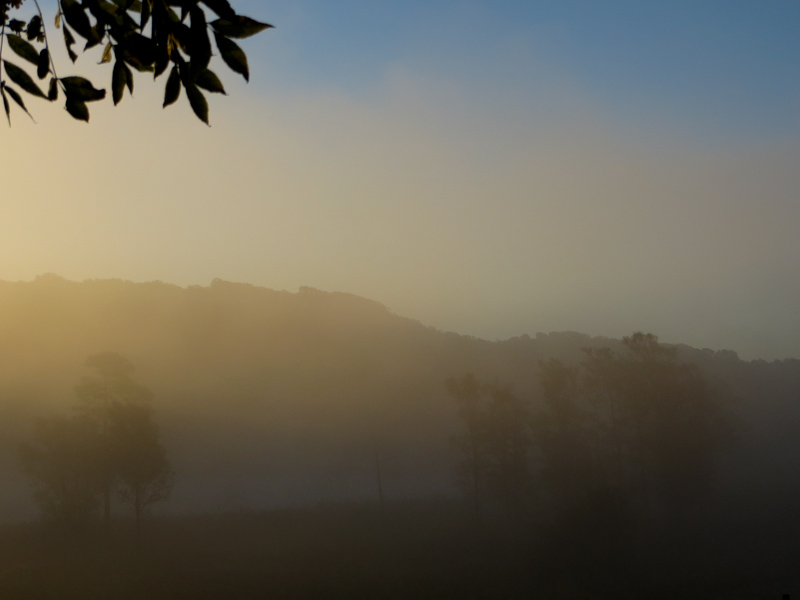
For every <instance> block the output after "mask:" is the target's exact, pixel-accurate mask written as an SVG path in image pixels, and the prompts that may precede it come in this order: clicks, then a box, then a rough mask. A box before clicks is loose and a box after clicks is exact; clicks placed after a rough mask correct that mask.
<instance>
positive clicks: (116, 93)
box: [111, 59, 128, 106]
mask: <svg viewBox="0 0 800 600" xmlns="http://www.w3.org/2000/svg"><path fill="white" fill-rule="evenodd" d="M127 83H128V74H127V73H126V72H125V63H124V62H122V61H121V60H119V59H117V60H116V61H115V62H114V70H113V71H112V74H111V96H112V97H113V99H114V106H116V105H117V104H119V103H120V100H122V95H123V94H124V93H125V86H126V85H127Z"/></svg>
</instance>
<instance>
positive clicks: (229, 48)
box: [214, 33, 250, 81]
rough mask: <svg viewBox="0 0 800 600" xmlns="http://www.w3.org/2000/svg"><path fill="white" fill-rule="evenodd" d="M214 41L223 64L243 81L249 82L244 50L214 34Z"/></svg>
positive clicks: (248, 70)
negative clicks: (240, 76) (241, 77)
mask: <svg viewBox="0 0 800 600" xmlns="http://www.w3.org/2000/svg"><path fill="white" fill-rule="evenodd" d="M214 39H215V40H216V42H217V48H219V53H220V55H221V56H222V60H224V61H225V64H226V65H228V67H230V69H231V71H233V72H235V73H239V74H241V75H242V76H243V77H244V80H245V81H250V69H249V68H248V66H247V55H246V54H245V53H244V50H242V49H241V48H240V47H239V46H238V44H237V43H236V42H234V41H232V40H229V39H228V38H226V37H224V36H222V35H220V34H218V33H215V34H214Z"/></svg>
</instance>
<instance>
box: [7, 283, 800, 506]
mask: <svg viewBox="0 0 800 600" xmlns="http://www.w3.org/2000/svg"><path fill="white" fill-rule="evenodd" d="M0 331H2V336H0V415H2V419H1V420H0V430H2V432H1V433H2V435H0V478H2V481H3V483H4V486H3V493H2V494H0V517H2V518H3V519H14V518H28V517H32V516H33V515H34V512H33V510H32V508H31V502H30V486H29V485H28V483H27V482H26V480H25V478H24V477H23V475H22V473H21V472H20V469H19V464H18V449H19V446H20V444H21V443H23V442H25V441H27V440H30V439H31V435H32V432H33V427H34V423H35V421H36V419H37V418H39V417H43V416H47V415H53V414H58V413H61V414H63V413H68V412H69V411H70V410H72V409H71V407H72V405H73V404H74V402H75V396H74V394H73V388H74V386H75V382H76V381H79V380H80V379H81V377H83V376H85V367H84V366H83V362H84V360H85V358H86V357H87V356H90V355H94V354H97V353H98V352H104V351H111V352H114V353H117V354H119V355H121V356H124V357H126V358H127V359H129V360H130V361H131V363H133V364H135V365H136V374H137V380H138V381H140V382H142V384H143V385H146V386H147V388H149V389H150V390H152V391H153V393H154V395H155V397H156V398H157V411H156V413H155V415H154V418H155V419H156V420H157V422H158V425H159V427H160V430H161V434H162V438H161V439H162V440H163V444H164V446H165V448H166V452H167V455H168V456H169V457H170V458H171V462H172V466H173V468H174V470H175V472H176V474H177V479H176V485H175V487H174V490H173V494H172V500H171V502H170V504H169V507H170V510H173V511H182V510H203V511H207V510H231V509H243V508H244V509H246V508H260V507H270V506H281V505H288V504H292V503H301V504H315V503H318V502H326V501H348V500H370V499H375V498H377V482H376V461H377V464H378V466H379V467H380V479H381V481H380V484H381V491H382V493H383V495H384V497H385V499H386V500H387V501H391V500H397V499H402V498H408V497H415V496H421V495H429V494H439V495H452V496H456V495H457V494H458V493H459V490H460V489H463V487H462V488H459V487H458V486H457V485H453V484H454V483H458V481H457V480H461V483H462V484H463V481H464V478H465V475H464V470H465V469H468V467H465V466H464V465H463V460H464V451H463V447H462V448H460V447H459V446H458V445H454V444H453V443H451V440H452V438H453V437H454V436H456V437H457V436H460V435H463V434H464V420H463V418H462V417H460V416H459V403H458V402H455V401H454V396H453V395H452V392H453V389H452V385H451V389H450V391H448V387H447V386H446V385H445V384H444V382H445V381H446V380H448V379H451V378H452V380H453V381H455V382H461V383H462V384H463V383H464V380H463V378H464V376H465V375H466V374H468V373H469V374H471V375H472V377H473V378H474V380H475V382H476V385H479V386H484V387H483V388H482V390H483V391H482V392H481V393H485V394H488V396H487V398H488V397H492V396H497V395H498V394H500V395H502V394H506V393H508V394H509V395H510V396H513V397H514V398H516V399H517V400H518V401H519V402H521V403H523V404H524V407H525V408H524V410H525V411H526V416H525V419H529V423H530V426H529V427H528V429H526V431H525V432H524V435H526V436H530V437H531V439H532V440H533V438H535V441H531V446H530V451H531V454H530V457H531V460H535V461H539V462H538V463H531V465H534V466H535V465H536V464H538V465H539V466H537V467H536V469H539V467H542V466H543V465H544V464H545V463H546V462H548V461H549V467H547V468H543V469H539V471H537V472H540V474H542V475H543V474H544V473H545V472H549V473H550V474H549V475H547V476H546V477H545V479H547V477H549V478H550V482H551V483H549V484H548V489H549V490H550V491H548V492H547V494H545V495H544V496H541V495H540V498H539V500H538V501H540V502H545V501H547V502H550V501H552V497H554V496H555V495H557V492H556V491H555V490H556V488H557V487H558V486H562V487H563V488H564V489H565V490H567V489H571V488H570V486H572V485H577V484H574V483H569V482H572V481H573V480H575V479H576V477H575V476H573V475H569V474H568V473H570V472H571V470H574V471H575V472H576V473H577V472H581V473H592V475H591V477H592V478H595V479H597V478H600V479H602V478H605V479H606V480H607V481H608V482H611V481H613V480H615V479H616V480H618V481H624V489H625V490H627V491H626V494H627V493H634V490H638V491H636V493H637V494H639V495H641V496H643V497H644V496H646V497H648V498H649V499H650V500H648V502H649V505H650V506H652V507H653V510H657V509H658V510H661V508H664V506H666V504H667V503H673V501H672V500H670V501H669V502H668V501H667V500H666V496H665V495H664V494H665V493H667V492H666V491H665V490H677V489H678V488H681V489H683V488H685V491H686V493H687V494H688V493H689V490H690V488H691V489H695V487H696V488H697V489H698V490H699V489H700V487H702V486H699V485H698V486H694V484H692V485H691V486H690V485H688V483H687V484H686V485H685V486H683V484H681V486H683V487H681V486H678V487H675V486H673V485H672V484H670V485H667V484H666V483H665V482H666V481H669V480H670V479H669V478H670V477H678V475H677V474H671V475H670V474H668V473H667V472H668V471H669V469H668V467H667V466H665V467H664V469H666V470H664V471H663V472H662V474H661V475H659V476H656V475H655V474H654V473H655V472H654V471H652V469H651V467H652V465H654V464H656V463H659V464H661V463H664V464H665V465H669V464H673V463H674V462H675V461H678V462H680V461H684V462H686V459H685V458H681V457H680V456H676V457H673V458H674V460H673V459H670V460H671V461H672V462H670V460H666V459H665V458H664V456H663V455H659V452H668V450H665V449H662V450H658V449H657V447H656V446H657V442H656V438H658V436H662V437H664V436H666V437H669V431H671V430H670V429H669V428H667V429H666V430H663V431H662V430H658V429H657V428H656V429H654V428H655V427H656V426H657V424H658V423H659V422H660V421H658V420H654V418H653V415H655V414H659V413H658V410H661V409H656V408H653V407H650V408H648V409H647V411H649V412H648V414H647V415H646V416H644V415H639V416H637V415H638V413H636V411H635V410H633V409H631V408H630V407H628V409H629V412H628V414H625V413H624V411H623V412H620V413H619V417H620V419H622V420H620V421H618V422H617V421H615V418H612V417H611V416H610V415H611V412H612V410H613V411H616V410H617V408H619V409H620V410H622V406H623V405H624V402H625V401H623V400H622V399H620V400H619V401H618V404H619V407H617V406H616V405H615V404H614V403H613V402H612V403H606V404H605V405H603V404H602V403H598V399H599V398H600V397H601V396H602V395H603V393H607V395H608V394H611V395H614V394H616V395H617V396H619V398H623V397H624V396H625V394H626V393H627V392H625V393H623V392H622V391H620V390H616V391H613V390H612V388H608V389H607V390H606V392H602V386H601V387H597V386H596V387H595V389H594V391H590V386H589V379H591V377H590V375H591V373H590V371H591V369H592V368H594V367H592V366H591V365H593V364H594V365H595V366H597V365H605V364H606V363H605V362H603V360H605V359H604V356H605V355H604V354H603V352H609V353H612V355H613V356H614V357H616V359H614V360H622V358H620V357H625V356H627V355H628V353H629V351H630V347H629V345H626V344H625V343H623V341H621V340H613V339H607V338H592V337H589V336H586V335H582V334H579V333H569V332H568V333H551V334H537V335H536V336H534V337H529V336H527V335H523V336H520V337H516V338H512V339H508V340H505V341H494V342H492V341H486V340H481V339H476V338H472V337H468V336H461V335H458V334H455V333H447V332H441V331H437V330H436V329H434V328H431V327H426V326H424V325H422V324H420V323H419V322H417V321H413V320H411V319H407V318H404V317H400V316H398V315H395V314H393V313H392V312H391V311H390V310H389V309H388V308H386V307H384V306H382V305H380V304H378V303H376V302H373V301H370V300H366V299H363V298H359V297H356V296H352V295H349V294H342V293H326V292H321V291H318V290H314V289H309V288H302V289H301V290H300V291H299V292H297V293H290V292H285V291H274V290H268V289H264V288H258V287H255V286H251V285H246V284H235V283H229V282H224V281H219V280H215V281H214V282H212V284H211V285H210V286H208V287H200V286H191V287H188V288H181V287H178V286H174V285H169V284H165V283H161V282H152V283H131V282H125V281H119V280H97V281H86V282H82V283H77V282H71V281H67V280H65V279H63V278H60V277H58V276H55V275H46V276H42V277H39V278H37V279H36V280H34V281H32V282H24V283H11V282H0ZM603 348H606V349H607V350H602V349H603ZM586 349H588V351H589V353H588V354H587V351H586ZM664 349H665V351H666V352H668V353H669V360H668V361H667V362H669V364H672V365H690V366H691V367H688V366H680V369H682V370H680V371H679V372H680V373H683V374H684V375H686V378H687V382H691V381H695V380H698V379H702V381H703V386H705V387H704V388H703V389H704V390H705V391H704V392H703V393H704V394H705V393H706V392H707V393H708V397H709V398H713V399H714V402H713V403H710V404H709V406H711V405H713V406H714V407H715V409H718V410H719V414H720V415H723V416H724V418H723V419H721V421H720V423H721V425H720V426H719V427H720V429H719V433H714V434H713V436H711V437H713V444H711V443H710V446H711V447H713V449H714V451H713V452H708V453H704V454H703V457H704V458H703V461H700V462H698V463H697V464H696V465H693V468H696V469H697V473H695V474H692V475H691V476H690V475H689V473H688V471H686V472H684V473H683V474H682V475H680V477H685V478H687V481H688V480H689V479H696V480H698V481H702V482H704V483H703V485H704V486H707V487H709V488H713V489H715V490H722V489H724V490H726V493H727V494H728V497H729V498H730V501H729V502H728V503H727V504H726V507H725V510H727V507H728V506H730V507H733V506H734V505H736V506H737V507H739V506H741V507H744V506H747V507H749V508H748V510H753V511H764V510H767V509H766V508H765V506H766V505H765V500H764V498H765V497H769V498H783V499H786V500H784V501H785V502H787V503H788V502H789V500H788V499H790V498H795V497H797V495H798V484H797V477H796V475H795V474H796V473H797V470H798V468H800V464H798V462H800V442H799V441H798V440H800V435H798V433H800V406H798V402H797V399H798V392H800V361H797V360H793V359H791V360H785V361H775V362H769V363H768V362H763V361H750V362H746V361H742V360H740V359H739V358H738V357H737V356H736V354H735V353H734V352H732V351H712V350H699V349H693V348H689V347H686V346H670V347H664ZM625 360H628V359H625ZM554 361H557V362H554ZM613 362H614V361H613V360H612V361H611V363H613ZM676 368H677V367H676ZM690 372H691V376H690V375H689V374H688V373H690ZM559 378H562V379H563V380H564V383H563V385H564V388H563V389H557V388H554V387H553V386H554V385H555V384H554V383H553V381H559ZM684 383H685V384H686V385H689V383H686V382H684ZM543 384H544V385H543ZM559 385H561V384H559ZM598 385H599V384H598ZM682 385H683V384H682ZM485 386H488V387H485ZM601 392H602V393H601ZM612 392H613V393H612ZM565 394H567V395H568V394H574V397H573V398H572V400H571V405H570V406H571V407H572V408H569V410H575V411H577V412H576V415H577V416H576V418H575V420H574V422H572V421H569V419H566V417H564V415H563V414H561V413H559V411H560V410H561V408H558V407H559V406H562V404H563V402H562V400H560V399H561V398H562V397H565V396H564V395H565ZM614 402H617V401H614ZM559 403H562V404H559ZM564 406H567V405H564ZM565 410H566V409H565ZM569 410H566V412H567V413H568V412H569ZM636 410H639V409H636ZM615 414H616V413H615ZM623 417H624V419H623ZM640 417H641V418H640ZM684 417H685V415H681V414H675V415H670V416H669V418H670V419H673V418H674V419H677V420H679V421H680V420H681V419H684ZM565 419H566V420H565ZM526 422H528V421H526ZM688 422H694V421H687V423H688ZM592 423H594V425H592ZM614 423H616V427H617V428H616V429H615V426H614V425H613V424H614ZM623 425H624V426H623ZM681 427H682V429H680V431H681V434H680V435H681V436H682V437H683V438H686V439H688V437H687V435H688V434H687V432H688V433H690V434H691V435H695V434H696V435H697V436H698V440H706V439H708V440H710V439H711V438H706V437H705V434H703V435H700V434H699V433H697V432H693V430H691V429H686V427H688V425H686V426H683V425H682V426H681ZM639 428H641V431H640V429H639ZM709 431H711V430H709ZM706 433H708V432H706ZM573 436H577V437H579V438H580V439H582V440H583V441H582V442H581V444H582V446H579V447H581V448H582V449H581V450H580V451H578V450H571V451H570V452H573V451H574V452H575V454H576V456H574V457H572V456H571V455H569V453H566V454H565V453H563V452H561V451H560V450H558V448H561V447H572V444H571V443H569V444H568V443H566V441H565V440H568V439H572V437H573ZM592 436H594V438H592ZM653 436H655V437H653ZM689 437H691V436H689ZM590 438H591V439H594V442H592V443H593V444H594V445H591V444H589V442H588V441H586V440H588V439H590ZM617 438H619V439H617ZM615 440H617V441H615ZM635 440H639V441H635ZM658 443H660V442H658ZM695 443H696V444H700V441H696V442H695ZM591 448H593V450H591V451H590V449H591ZM684 450H685V448H684ZM684 450H680V452H683V451H684ZM671 451H672V450H669V452H671ZM676 451H677V450H676ZM615 452H617V453H618V454H619V452H621V454H619V456H618V458H616V459H615V462H614V463H609V462H608V461H607V460H606V458H608V457H612V456H616V455H615V454H614V453H615ZM544 457H549V458H547V459H546V460H545V458H544ZM601 458H602V459H603V460H602V461H601V460H600V459H601ZM543 461H544V462H543ZM637 461H638V462H637ZM642 461H644V462H642ZM665 461H666V462H665ZM599 462H603V463H604V464H606V465H610V464H614V465H616V466H615V467H614V469H615V470H614V471H613V472H606V473H604V472H602V471H600V470H598V468H596V467H593V466H591V465H596V464H598V463H599ZM690 462H691V461H690ZM459 463H462V467H461V473H460V474H458V473H456V472H455V466H456V465H458V464H459ZM557 464H558V465H562V466H561V467H558V468H556V467H555V465H557ZM563 465H573V466H568V467H566V466H563ZM765 465H769V468H765ZM609 468H610V467H609ZM706 472H709V473H713V477H709V478H706V477H705V475H701V473H706ZM644 473H646V474H647V475H646V476H645V475H643V474H644ZM586 481H588V480H586ZM557 482H560V483H557ZM615 485H616V484H614V485H611V484H610V483H609V484H608V486H610V487H611V488H612V489H614V486H615ZM619 485H623V484H619ZM608 486H607V487H608ZM478 487H480V486H478ZM539 487H540V488H541V485H540V486H539ZM616 489H621V488H619V486H617V488H616ZM754 490H759V492H758V493H756V492H755V491H754ZM515 493H516V492H515ZM558 493H562V494H563V493H566V492H558ZM581 493H589V492H588V491H587V490H583V491H582V492H581ZM592 493H594V492H592ZM692 493H694V492H692ZM698 493H699V492H698ZM705 493H707V492H705V491H704V492H703V494H705ZM511 495H514V494H511ZM545 496H546V497H549V498H551V499H550V500H547V499H546V498H545ZM675 502H677V500H676V501H675ZM658 507H661V508H658ZM664 510H666V509H664ZM737 510H738V508H737Z"/></svg>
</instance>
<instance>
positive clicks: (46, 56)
mask: <svg viewBox="0 0 800 600" xmlns="http://www.w3.org/2000/svg"><path fill="white" fill-rule="evenodd" d="M49 72H50V53H49V52H48V51H47V48H42V51H41V52H39V64H38V66H37V68H36V75H38V76H39V79H44V78H45V77H47V74H48V73H49Z"/></svg>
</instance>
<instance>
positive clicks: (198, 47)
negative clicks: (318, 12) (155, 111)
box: [0, 0, 271, 124]
mask: <svg viewBox="0 0 800 600" xmlns="http://www.w3.org/2000/svg"><path fill="white" fill-rule="evenodd" d="M23 3H24V0H3V1H2V3H0V22H1V24H2V30H0V62H2V71H3V73H4V74H5V77H2V78H0V96H2V99H3V108H4V110H5V113H6V117H7V118H8V119H9V123H10V122H11V103H10V102H9V99H10V100H11V101H13V102H14V103H15V104H16V105H17V106H19V107H20V108H21V109H22V110H23V111H25V112H26V113H28V109H27V107H26V105H25V102H24V100H23V97H22V95H21V94H20V90H22V91H24V92H25V93H27V94H29V95H31V96H35V97H38V98H42V99H46V100H49V101H51V102H53V101H56V100H57V99H58V98H59V94H60V93H63V94H64V96H65V98H66V102H65V108H66V110H67V112H68V113H69V114H70V115H71V116H72V117H73V118H75V119H78V120H82V121H88V120H89V108H88V104H87V103H89V102H95V101H98V100H102V99H104V98H105V97H106V91H105V89H102V88H100V89H98V88H96V87H95V86H94V85H93V84H92V82H91V81H89V80H88V79H87V78H85V77H82V76H78V75H70V76H67V77H59V76H58V75H57V74H56V65H55V63H54V62H53V58H52V52H51V42H50V38H49V37H48V35H47V30H46V27H45V20H44V16H43V14H42V10H41V8H40V6H39V3H38V0H33V3H34V4H35V5H36V14H34V16H32V17H30V18H29V19H27V20H22V19H17V18H13V17H12V16H11V15H12V14H14V13H15V11H16V10H18V9H20V7H21V5H22V4H23ZM209 16H215V17H216V18H214V19H211V20H209ZM55 27H56V28H57V29H60V30H61V32H62V34H63V38H64V44H65V45H66V49H67V53H68V54H69V57H70V59H71V60H72V62H73V63H74V62H75V61H76V60H77V58H78V54H77V53H76V51H75V49H74V47H75V46H76V44H78V39H80V40H83V43H84V45H83V51H86V50H88V49H90V48H93V47H102V48H103V50H102V57H101V60H100V62H101V63H113V67H112V76H111V95H112V97H113V100H114V104H115V105H116V104H118V103H119V102H120V101H121V100H122V98H123V96H124V94H125V90H126V89H127V90H128V92H129V93H131V94H132V93H133V83H134V71H139V72H144V73H152V74H153V77H154V78H158V77H159V76H161V75H163V74H165V73H167V72H168V71H169V73H168V75H167V81H166V85H165V91H164V107H166V106H169V105H170V104H173V103H174V102H176V101H177V100H178V98H179V97H180V94H181V90H184V91H185V93H186V97H187V99H188V100H189V104H190V105H191V107H192V110H193V111H194V113H195V115H197V117H198V118H199V119H200V120H201V121H203V122H204V123H206V124H208V102H207V100H206V98H205V95H204V92H211V93H219V94H224V93H225V88H224V87H223V85H222V82H221V81H220V79H219V77H218V76H217V75H216V73H215V72H214V71H212V70H211V69H210V68H209V65H210V63H211V58H212V54H213V49H212V43H211V38H212V37H213V39H214V46H216V49H217V51H218V52H219V56H220V57H221V58H222V60H223V62H224V63H225V64H226V65H227V66H228V68H229V69H231V70H232V71H233V72H235V73H238V74H240V75H242V76H243V77H244V78H245V80H249V78H250V71H249V66H248V63H247V56H246V54H245V53H244V51H243V50H242V48H241V47H240V46H239V45H238V44H237V43H236V42H235V41H234V40H235V39H242V38H247V37H250V36H252V35H255V34H257V33H259V32H261V31H263V30H265V29H267V28H270V27H271V25H268V24H266V23H261V22H259V21H256V20H254V19H251V18H249V17H245V16H242V15H239V14H238V13H236V11H235V10H234V9H233V7H232V6H231V4H230V3H229V2H228V0H57V12H56V17H55ZM6 46H8V47H9V48H10V49H11V50H12V51H13V52H14V53H15V54H16V56H17V57H18V58H21V59H22V60H23V61H25V62H27V63H29V66H28V68H29V69H32V70H34V71H35V75H36V78H37V79H39V80H44V79H47V78H48V77H49V81H48V84H47V86H46V87H45V88H42V87H40V84H39V83H37V81H36V79H35V78H34V77H33V76H31V75H30V74H29V73H28V71H27V70H26V69H24V68H22V67H21V66H19V65H18V64H16V63H15V62H12V61H10V60H8V59H7V58H4V57H3V50H4V49H5V47H6ZM23 64H24V63H23ZM12 83H13V84H14V85H15V86H17V87H14V86H12V85H11V84H12ZM17 88H19V89H17ZM28 114H29V115H30V113H28Z"/></svg>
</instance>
